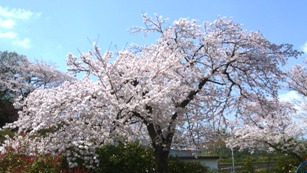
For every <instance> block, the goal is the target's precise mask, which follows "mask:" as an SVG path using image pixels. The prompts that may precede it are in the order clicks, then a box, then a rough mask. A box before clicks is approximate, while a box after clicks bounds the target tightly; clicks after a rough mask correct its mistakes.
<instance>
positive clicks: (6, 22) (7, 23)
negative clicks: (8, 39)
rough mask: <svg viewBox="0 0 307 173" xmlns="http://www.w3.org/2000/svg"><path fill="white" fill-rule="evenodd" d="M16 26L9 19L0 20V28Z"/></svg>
mask: <svg viewBox="0 0 307 173" xmlns="http://www.w3.org/2000/svg"><path fill="white" fill-rule="evenodd" d="M15 25H16V22H15V21H14V20H11V19H6V20H3V19H0V28H8V29H10V28H13V27H14V26H15Z"/></svg>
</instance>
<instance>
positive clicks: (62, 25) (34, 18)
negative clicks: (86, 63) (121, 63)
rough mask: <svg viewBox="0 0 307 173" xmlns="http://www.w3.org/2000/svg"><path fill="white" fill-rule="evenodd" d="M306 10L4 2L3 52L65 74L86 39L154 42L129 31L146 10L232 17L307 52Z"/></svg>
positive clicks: (258, 4) (284, 4)
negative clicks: (52, 65)
mask: <svg viewBox="0 0 307 173" xmlns="http://www.w3.org/2000/svg"><path fill="white" fill-rule="evenodd" d="M306 7H307V1H305V0H296V1H289V0H257V1H248V0H210V1H209V0H189V1H183V0H182V1H179V0H176V1H175V0H156V1H153V0H147V1H145V0H143V1H141V0H130V1H123V0H122V1H119V0H118V1H115V0H114V1H106V0H101V1H98V0H95V1H94V0H87V1H85V0H74V1H72V0H70V1H68V0H66V1H65V0H52V1H50V0H39V1H38V0H27V1H25V0H1V2H0V51H5V50H8V51H16V52H17V53H19V54H24V55H26V56H27V57H28V58H29V59H31V60H34V59H39V60H44V61H47V62H54V63H56V64H57V65H58V66H59V67H60V69H61V70H66V55H67V54H68V53H69V52H72V53H74V54H76V55H78V50H80V51H81V52H82V51H88V50H89V49H91V43H90V41H88V40H91V41H95V40H97V38H98V36H99V40H98V44H99V46H100V47H102V49H108V48H109V47H110V45H111V44H112V46H111V48H112V49H113V50H116V49H117V50H119V49H122V48H124V47H125V46H126V45H127V44H128V45H129V44H130V43H137V44H143V43H154V40H153V39H147V40H145V41H144V39H143V36H142V35H139V36H135V35H132V34H130V33H129V32H128V29H129V28H130V27H131V26H142V18H141V15H142V13H144V12H146V13H148V14H149V15H151V14H154V13H157V14H158V15H162V16H164V17H167V18H169V19H170V21H173V20H176V19H179V18H184V17H187V18H190V19H197V20H198V21H199V23H200V24H201V23H202V22H203V21H204V20H206V21H213V20H215V19H216V18H217V17H219V16H227V17H232V18H233V19H234V21H235V22H237V23H241V24H243V26H244V28H245V29H248V30H257V31H258V30H259V31H260V32H261V33H263V35H265V36H266V37H267V38H268V39H269V40H270V41H272V42H275V43H291V44H293V45H294V46H295V48H296V49H299V50H304V49H305V52H306V53H307V22H306V18H307V10H306ZM115 45H116V47H115ZM304 45H305V46H304ZM302 57H306V55H303V56H302ZM292 63H294V62H292Z"/></svg>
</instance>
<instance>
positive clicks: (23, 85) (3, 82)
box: [0, 51, 73, 126]
mask: <svg viewBox="0 0 307 173" xmlns="http://www.w3.org/2000/svg"><path fill="white" fill-rule="evenodd" d="M72 79H73V78H72V77H70V76H69V75H67V74H65V73H63V72H60V71H59V70H56V69H55V67H54V66H52V65H49V64H47V63H44V62H36V63H31V62H29V61H28V59H27V58H26V57H25V56H22V55H18V54H17V53H15V52H7V51H5V52H0V102H1V106H0V110H1V112H0V114H1V117H2V118H4V119H5V120H4V121H3V122H1V126H3V125H4V123H6V122H12V121H14V120H16V119H17V110H16V109H14V107H13V102H14V100H15V99H16V98H18V97H21V98H22V97H25V96H27V95H28V94H29V93H30V92H32V91H33V90H35V89H36V88H50V87H56V86H58V85H59V84H61V83H63V82H64V81H66V80H72Z"/></svg>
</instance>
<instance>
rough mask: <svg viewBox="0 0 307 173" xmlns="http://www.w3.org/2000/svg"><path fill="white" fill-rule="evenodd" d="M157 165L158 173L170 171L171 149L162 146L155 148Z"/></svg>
mask: <svg viewBox="0 0 307 173" xmlns="http://www.w3.org/2000/svg"><path fill="white" fill-rule="evenodd" d="M154 152H155V159H156V165H155V170H156V172H157V173H167V171H168V155H169V149H167V148H164V147H162V146H156V147H155V148H154Z"/></svg>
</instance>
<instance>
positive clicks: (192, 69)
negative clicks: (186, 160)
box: [7, 15, 300, 172]
mask: <svg viewBox="0 0 307 173" xmlns="http://www.w3.org/2000/svg"><path fill="white" fill-rule="evenodd" d="M143 19H144V27H135V28H133V29H132V32H134V33H144V34H145V35H147V34H150V33H151V32H153V33H156V34H157V35H158V38H157V40H156V42H155V43H154V44H151V45H138V46H132V47H130V48H127V49H123V50H120V51H118V52H116V53H113V52H111V51H109V50H107V51H105V52H102V51H101V50H100V48H99V47H98V46H97V45H96V44H94V45H93V49H92V50H90V51H89V52H85V53H81V54H80V57H79V58H78V57H77V56H75V55H73V54H69V55H68V58H67V64H68V65H69V70H70V71H72V72H75V73H80V72H83V73H85V74H86V75H85V77H84V78H83V79H82V80H78V81H73V82H65V83H64V84H62V85H60V86H58V87H54V88H49V89H36V90H35V91H34V92H32V93H31V94H30V95H29V96H28V97H27V98H26V99H25V100H23V101H21V102H19V103H18V106H19V107H20V108H21V109H22V111H21V113H20V118H19V119H18V121H17V122H14V123H13V124H10V125H9V126H7V127H12V128H14V127H19V131H20V132H28V135H27V136H26V137H25V138H26V139H27V140H31V141H34V142H31V143H30V146H29V147H30V149H31V148H32V149H34V148H35V149H36V150H37V149H38V150H39V151H44V152H58V151H61V152H64V153H65V154H66V155H67V157H68V160H69V162H70V164H71V166H74V165H75V164H76V163H75V162H74V161H75V158H76V157H77V158H78V157H79V158H84V159H85V160H86V163H87V164H88V166H89V167H91V166H94V165H95V163H98V158H96V157H95V148H96V147H99V146H101V145H104V144H105V143H108V142H113V141H114V140H118V139H121V140H123V139H124V140H140V141H144V142H147V143H150V144H151V145H152V147H153V149H154V152H155V157H156V171H157V172H165V171H166V170H167V159H168V154H169V150H170V148H171V146H174V144H173V141H176V142H180V143H182V144H187V143H188V144H189V145H190V144H193V143H194V145H195V146H197V144H196V142H195V141H197V140H195V138H197V139H199V140H198V142H202V141H201V140H200V139H205V137H206V135H208V134H210V133H211V132H212V130H211V129H210V128H206V125H207V123H209V122H213V123H216V124H217V125H221V124H224V123H225V124H226V125H227V120H226V118H227V117H228V116H230V115H237V116H239V115H241V114H242V112H241V111H240V105H241V104H242V103H250V102H265V101H266V100H267V98H270V99H272V98H273V99H274V98H277V94H278V89H279V87H280V85H279V84H280V83H279V81H281V80H282V79H283V78H284V73H283V71H282V70H281V68H280V67H281V66H282V65H284V64H285V63H286V62H287V58H290V57H291V58H292V57H297V56H298V55H300V52H298V51H296V50H294V49H293V48H292V45H290V44H281V45H277V44H274V43H271V42H270V41H269V40H267V39H266V38H265V37H264V36H263V35H262V34H261V33H259V32H254V31H247V30H244V29H243V28H242V27H241V25H240V24H237V23H234V22H233V21H232V20H228V19H226V18H218V19H217V20H215V21H213V22H204V23H203V25H199V24H197V22H196V20H190V19H186V18H182V19H179V20H176V21H174V22H173V23H172V24H169V23H168V22H167V20H165V19H163V18H161V17H159V16H155V17H153V18H151V17H149V16H147V15H143ZM92 76H95V77H96V78H97V80H96V81H94V80H91V77H92ZM43 129H51V130H50V131H51V132H52V133H47V134H45V135H41V136H35V135H34V134H36V133H38V132H40V131H41V130H43ZM31 135H32V138H29V137H30V136H31ZM33 135H34V136H35V137H34V138H33ZM181 135H185V138H182V136H181ZM191 141H193V142H191ZM186 147H193V146H187V145H186ZM72 148H73V149H72ZM89 154H92V155H93V157H87V156H88V155H89Z"/></svg>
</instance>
